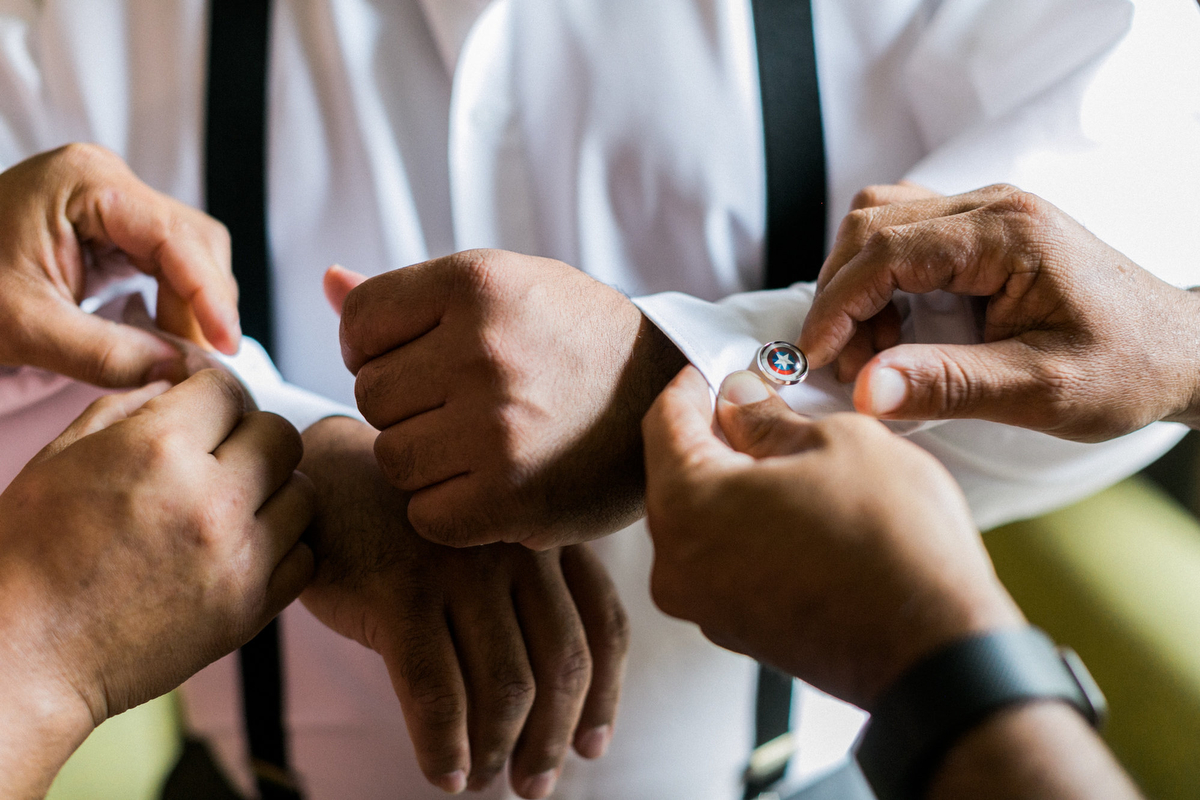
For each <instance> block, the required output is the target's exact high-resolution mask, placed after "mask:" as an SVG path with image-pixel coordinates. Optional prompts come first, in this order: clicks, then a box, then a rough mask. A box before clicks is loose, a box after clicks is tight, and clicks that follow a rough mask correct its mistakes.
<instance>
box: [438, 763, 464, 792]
mask: <svg viewBox="0 0 1200 800" xmlns="http://www.w3.org/2000/svg"><path fill="white" fill-rule="evenodd" d="M437 787H438V788H439V789H441V790H442V791H443V792H446V793H448V794H458V793H459V792H461V791H462V790H463V789H466V788H467V773H466V772H465V771H464V770H461V769H459V770H455V771H454V772H448V773H446V774H445V775H443V776H442V777H440V778H438V779H437Z"/></svg>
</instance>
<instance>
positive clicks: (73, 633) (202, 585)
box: [0, 370, 313, 797]
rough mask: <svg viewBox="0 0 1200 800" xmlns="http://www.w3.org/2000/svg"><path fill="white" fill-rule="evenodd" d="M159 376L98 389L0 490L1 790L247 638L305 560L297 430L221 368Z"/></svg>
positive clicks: (45, 775)
mask: <svg viewBox="0 0 1200 800" xmlns="http://www.w3.org/2000/svg"><path fill="white" fill-rule="evenodd" d="M166 390H167V386H166V385H165V384H163V383H157V384H152V385H150V386H148V387H145V388H143V389H140V390H137V391H135V392H132V393H130V394H126V395H111V396H108V397H105V398H102V399H100V400H98V401H96V402H95V403H94V404H93V405H92V406H91V407H90V408H89V409H88V410H87V411H86V412H85V413H84V414H83V416H81V417H80V418H79V420H77V421H76V422H75V423H74V424H72V425H71V427H70V428H68V429H67V431H66V432H65V433H63V435H62V436H60V437H59V438H58V439H56V440H55V441H54V442H53V443H51V444H50V445H48V446H47V447H46V448H45V449H44V450H43V451H42V452H41V453H40V454H39V455H38V456H37V457H36V458H34V460H33V461H32V462H30V463H29V464H28V465H27V466H26V467H25V469H24V470H23V471H22V472H21V473H20V475H18V476H17V478H16V479H15V480H14V481H13V483H12V484H11V485H10V486H9V487H8V488H7V489H6V490H5V491H4V493H3V494H0V608H2V611H0V628H2V635H0V709H3V711H0V716H3V717H4V721H3V724H0V775H4V776H8V778H7V779H8V780H9V781H10V783H8V784H4V783H3V781H0V794H3V795H4V796H6V797H8V796H26V794H29V795H31V796H32V795H36V794H37V790H38V787H39V786H40V787H41V789H40V791H41V792H43V793H44V791H45V789H46V787H47V786H48V785H49V781H50V779H51V778H53V776H54V772H55V771H56V770H57V768H58V767H59V766H61V763H62V761H64V760H65V759H66V756H67V755H69V753H70V751H71V749H73V747H74V746H75V745H78V744H79V742H81V741H82V740H83V738H84V737H85V736H86V735H87V734H88V733H89V732H90V731H91V729H92V727H93V726H95V725H98V724H99V723H101V722H103V721H104V720H105V719H107V718H109V717H111V716H113V715H115V714H119V713H121V712H122V711H124V710H126V709H128V708H131V707H133V706H135V705H138V704H139V703H142V702H145V701H146V700H149V699H151V698H153V697H157V696H158V695H160V694H163V693H165V692H167V691H169V690H170V689H172V688H174V687H176V686H178V685H179V684H180V683H182V682H183V681H184V680H185V679H186V678H187V677H189V676H190V675H192V674H193V673H194V672H196V671H197V670H199V669H201V668H202V667H204V666H205V665H207V664H209V663H210V662H212V661H215V660H216V659H218V658H220V657H221V656H223V655H225V654H226V653H229V652H231V651H232V650H234V649H235V648H237V647H238V646H240V645H241V644H243V643H245V642H246V641H248V640H249V639H250V638H251V637H252V636H253V635H254V634H255V633H257V632H258V631H259V630H261V629H262V627H263V626H264V625H266V623H267V622H268V621H269V620H270V619H271V618H273V617H274V616H275V615H276V614H278V613H279V611H280V610H282V609H283V608H284V606H286V605H287V604H288V603H290V602H291V601H292V600H293V599H294V598H295V597H296V596H297V595H298V594H299V592H300V590H301V588H303V586H304V585H305V584H306V583H307V581H308V579H309V577H310V576H311V574H312V569H313V558H312V552H311V550H310V549H309V548H308V546H307V545H305V544H302V543H298V540H299V538H300V535H301V533H303V531H304V529H305V526H306V525H307V524H308V521H309V519H310V517H311V514H312V502H313V498H312V487H311V484H310V483H309V482H308V480H307V479H306V478H305V477H304V476H302V475H300V474H299V473H296V472H294V469H295V467H296V465H297V464H298V462H299V461H300V455H301V441H300V436H299V434H297V433H296V430H295V429H294V428H292V427H291V426H290V425H289V424H288V423H287V422H286V421H285V420H283V419H282V418H280V417H277V416H275V415H273V414H267V413H262V412H250V413H247V412H246V409H247V402H248V401H247V398H246V397H245V395H244V393H243V390H242V388H241V386H240V385H239V384H238V383H237V381H236V380H234V379H233V378H232V377H231V376H229V375H228V374H226V373H223V372H219V371H216V370H207V371H204V372H201V373H199V374H197V375H195V376H194V377H192V378H190V379H188V380H186V381H184V382H183V383H182V384H180V385H179V386H177V387H176V388H174V389H170V390H169V391H166ZM164 392H165V393H164ZM6 733H7V734H8V735H5V734H6ZM5 788H6V789H7V790H5ZM37 796H40V795H37Z"/></svg>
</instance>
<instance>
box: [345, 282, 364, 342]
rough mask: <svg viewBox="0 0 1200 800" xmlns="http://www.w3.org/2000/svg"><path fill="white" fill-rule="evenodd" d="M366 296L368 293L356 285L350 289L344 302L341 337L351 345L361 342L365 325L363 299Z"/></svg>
mask: <svg viewBox="0 0 1200 800" xmlns="http://www.w3.org/2000/svg"><path fill="white" fill-rule="evenodd" d="M365 297H366V294H365V293H364V292H361V291H359V288H358V287H355V288H354V289H351V290H350V293H349V294H348V295H346V299H345V300H344V301H343V302H342V321H341V337H342V341H343V342H345V343H346V344H348V345H351V346H357V345H359V344H360V339H361V337H362V327H363V311H364V309H363V299H364V298H365Z"/></svg>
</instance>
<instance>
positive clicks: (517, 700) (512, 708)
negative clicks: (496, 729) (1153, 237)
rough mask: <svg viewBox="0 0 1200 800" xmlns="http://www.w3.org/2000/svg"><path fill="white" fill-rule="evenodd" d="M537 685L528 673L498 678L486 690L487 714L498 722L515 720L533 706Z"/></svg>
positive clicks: (520, 718) (518, 719) (520, 717)
mask: <svg viewBox="0 0 1200 800" xmlns="http://www.w3.org/2000/svg"><path fill="white" fill-rule="evenodd" d="M536 692H537V687H536V685H535V684H534V682H533V678H532V677H531V676H529V675H522V676H520V677H515V676H514V677H511V678H509V679H507V680H500V681H499V682H497V683H496V684H495V685H494V686H492V688H491V689H490V691H488V692H487V700H486V701H485V705H486V707H487V709H488V712H489V716H491V717H492V718H493V719H496V720H498V721H499V722H502V723H504V722H517V721H520V720H522V719H524V718H525V715H526V714H528V713H529V709H530V708H531V707H532V706H533V698H534V696H535V694H536Z"/></svg>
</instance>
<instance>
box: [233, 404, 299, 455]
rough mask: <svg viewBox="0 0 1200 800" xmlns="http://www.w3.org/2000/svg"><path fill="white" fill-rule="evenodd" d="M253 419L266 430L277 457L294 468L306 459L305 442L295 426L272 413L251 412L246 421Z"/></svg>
mask: <svg viewBox="0 0 1200 800" xmlns="http://www.w3.org/2000/svg"><path fill="white" fill-rule="evenodd" d="M251 419H253V420H254V423H255V424H257V425H261V426H262V427H263V428H265V429H266V435H267V438H268V439H269V440H270V441H271V442H273V443H274V444H275V446H276V448H277V450H276V451H275V452H276V455H277V457H278V458H279V459H280V460H281V461H284V462H289V463H290V464H291V465H292V466H293V467H295V466H296V465H297V464H299V463H300V459H301V458H303V457H304V440H303V439H302V438H301V436H300V431H298V430H296V426H295V425H293V424H292V423H290V422H288V421H287V420H286V419H284V418H283V417H281V416H280V415H278V414H275V413H272V412H270V411H251V412H250V413H249V414H247V415H246V417H245V421H249V420H251Z"/></svg>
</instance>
